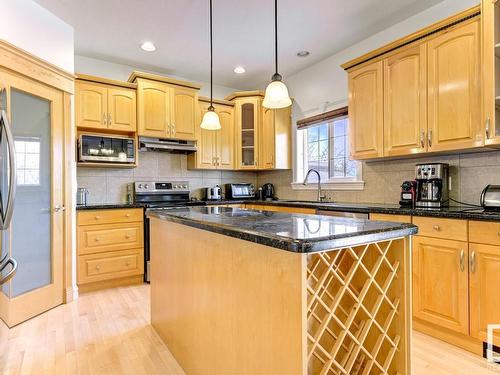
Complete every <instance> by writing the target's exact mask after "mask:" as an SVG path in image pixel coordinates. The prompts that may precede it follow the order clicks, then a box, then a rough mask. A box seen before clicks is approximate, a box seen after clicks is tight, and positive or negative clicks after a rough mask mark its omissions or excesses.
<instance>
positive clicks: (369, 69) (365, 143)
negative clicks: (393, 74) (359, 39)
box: [349, 61, 384, 159]
mask: <svg viewBox="0 0 500 375" xmlns="http://www.w3.org/2000/svg"><path fill="white" fill-rule="evenodd" d="M382 74H383V62H382V61H377V62H374V63H372V64H369V65H366V66H364V67H362V68H359V69H356V70H352V71H350V72H349V129H350V131H349V142H350V152H351V157H352V158H353V159H371V158H377V157H382V156H383V154H384V150H383V126H384V124H383V121H384V113H383V80H382Z"/></svg>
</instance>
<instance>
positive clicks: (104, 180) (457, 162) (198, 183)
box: [77, 151, 500, 204]
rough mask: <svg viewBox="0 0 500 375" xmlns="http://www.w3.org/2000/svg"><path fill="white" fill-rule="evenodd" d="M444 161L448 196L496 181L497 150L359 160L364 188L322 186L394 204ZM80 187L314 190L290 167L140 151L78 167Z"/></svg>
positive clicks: (335, 196) (359, 199)
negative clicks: (165, 184)
mask: <svg viewBox="0 0 500 375" xmlns="http://www.w3.org/2000/svg"><path fill="white" fill-rule="evenodd" d="M427 162H443V163H448V164H450V175H451V179H452V183H451V192H450V196H451V198H453V199H456V200H459V201H462V202H466V203H474V204H478V203H479V196H480V194H481V191H482V189H483V188H484V187H485V186H486V185H487V184H500V151H489V152H479V153H468V154H455V155H446V156H433V157H423V158H411V159H402V160H388V161H375V162H365V163H363V180H364V181H365V188H364V190H362V191H325V193H326V195H327V197H328V198H329V199H330V200H333V201H338V202H346V203H348V202H352V203H388V204H392V203H397V202H398V201H399V192H400V185H401V183H402V182H403V181H404V180H411V179H413V178H414V174H415V164H417V163H427ZM77 180H78V187H86V188H87V189H89V190H90V195H89V201H90V203H118V202H126V200H127V184H128V183H130V182H133V181H138V180H145V181H152V180H173V181H180V180H188V181H189V183H190V188H191V191H192V193H191V196H192V197H196V198H202V197H203V188H204V187H209V186H213V185H215V184H218V185H223V184H225V183H229V182H250V183H253V184H256V185H257V186H261V185H262V184H264V183H266V182H271V183H273V184H274V185H275V188H276V194H277V196H278V197H279V198H281V199H299V200H314V199H316V191H313V190H309V191H304V190H292V187H291V185H290V183H291V182H292V171H290V170H287V171H264V172H258V173H255V172H233V171H226V172H221V171H201V170H188V169H187V157H186V155H182V154H170V153H163V152H140V153H139V166H138V167H137V168H133V169H108V168H78V170H77Z"/></svg>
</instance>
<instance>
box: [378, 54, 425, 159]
mask: <svg viewBox="0 0 500 375" xmlns="http://www.w3.org/2000/svg"><path fill="white" fill-rule="evenodd" d="M426 48H427V46H426V45H425V44H421V45H417V46H414V47H411V48H408V49H405V50H403V51H401V52H398V53H397V54H395V55H393V56H390V57H388V58H386V59H385V60H384V156H397V155H408V154H418V153H421V152H425V151H427V139H426V134H427V59H426V57H427V49H426Z"/></svg>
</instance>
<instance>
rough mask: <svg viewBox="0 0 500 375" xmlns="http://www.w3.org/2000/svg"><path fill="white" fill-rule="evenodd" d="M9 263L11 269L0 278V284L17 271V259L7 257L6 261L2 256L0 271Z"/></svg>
mask: <svg viewBox="0 0 500 375" xmlns="http://www.w3.org/2000/svg"><path fill="white" fill-rule="evenodd" d="M9 264H10V266H11V269H10V271H9V272H8V273H7V274H6V275H5V276H3V277H2V278H0V285H3V284H5V283H6V282H7V281H9V280H10V279H12V278H13V277H14V275H15V274H16V272H17V261H16V260H15V259H14V258H9V259H7V261H5V258H4V260H2V262H0V273H1V272H3V270H4V269H5V268H6V267H7V266H8V265H9Z"/></svg>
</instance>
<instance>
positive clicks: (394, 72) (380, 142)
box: [343, 7, 494, 160]
mask: <svg viewBox="0 0 500 375" xmlns="http://www.w3.org/2000/svg"><path fill="white" fill-rule="evenodd" d="M478 14H479V8H478V7H475V8H471V9H469V10H467V11H464V12H462V13H461V14H458V15H456V16H453V17H450V18H449V19H447V20H443V21H441V22H439V23H438V24H436V25H433V26H430V27H429V28H426V29H425V30H422V31H419V32H417V33H415V34H412V35H410V36H408V37H405V38H402V39H401V40H399V41H396V42H394V43H392V44H390V45H388V46H385V47H382V48H380V49H379V50H376V51H373V52H370V53H369V54H367V55H364V56H362V57H360V58H358V59H355V60H353V61H350V62H348V63H346V64H344V65H343V67H344V68H345V69H346V70H347V71H348V80H349V120H350V134H349V139H350V144H351V156H352V157H353V158H354V159H358V160H365V159H373V158H381V157H394V156H402V155H414V154H420V153H425V152H438V151H452V150H463V149H468V148H475V147H481V146H484V144H485V140H484V138H485V137H484V133H485V125H484V124H486V123H487V122H486V121H482V119H481V102H480V100H481V85H480V82H481V70H480V61H481V56H480V41H481V35H480V20H479V17H478ZM493 102H494V101H493ZM493 108H494V107H493ZM491 116H492V115H490V118H492V117H491ZM490 133H491V131H490ZM491 134H493V133H491ZM491 142H492V141H491ZM486 143H488V142H486Z"/></svg>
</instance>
